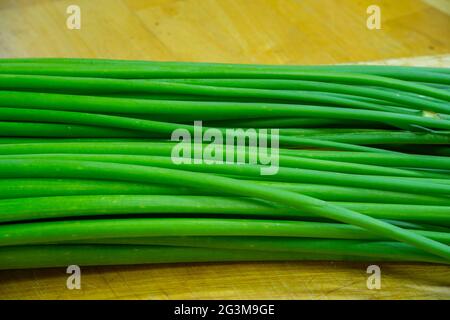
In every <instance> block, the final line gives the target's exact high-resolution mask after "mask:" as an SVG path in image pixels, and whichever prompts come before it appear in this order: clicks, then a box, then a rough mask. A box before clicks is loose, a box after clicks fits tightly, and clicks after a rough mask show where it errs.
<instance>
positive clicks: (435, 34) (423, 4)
mask: <svg viewBox="0 0 450 320" xmlns="http://www.w3.org/2000/svg"><path fill="white" fill-rule="evenodd" d="M71 4H77V5H79V6H80V8H81V17H82V20H81V21H82V23H81V29H80V30H68V29H67V27H66V19H67V14H66V8H67V7H68V6H69V5H71ZM370 4H377V5H379V7H380V8H381V14H382V16H381V17H382V25H381V29H380V30H369V29H367V27H366V19H367V17H368V15H367V13H366V9H367V7H368V6H369V5H370ZM449 15H450V2H449V1H447V0H427V1H418V0H417V1H416V0H395V1H394V0H391V1H376V0H370V1H365V0H360V1H354V0H220V1H212V0H211V1H207V0H185V1H181V0H180V1H175V0H147V1H146V0H122V1H120V0H96V1H89V0H78V1H75V0H70V1H65V0H2V1H1V2H0V57H32V56H49V57H95V58H122V59H148V60H151V59H153V60H179V61H215V62H235V63H275V64H277V63H283V64H287V63H289V64H319V63H342V62H356V61H370V60H385V59H393V60H388V61H387V62H383V63H391V64H398V63H402V64H413V65H418V64H420V65H430V64H431V65H441V66H450V56H447V55H444V56H440V57H431V58H419V59H416V58H415V59H407V60H397V59H396V58H401V57H413V56H424V55H427V56H429V55H437V54H448V53H449V52H450V17H449ZM367 266H368V264H364V263H335V262H322V263H318V262H307V263H305V262H298V263H294V262H289V263H287V262H280V263H211V264H207V263H202V264H178V265H167V264H166V265H151V266H128V267H120V266H117V267H89V268H83V269H82V289H81V290H68V289H67V288H66V279H67V276H68V275H67V274H66V273H65V269H64V268H57V269H41V270H16V271H2V272H0V299H74V298H76V299H386V298H391V299H432V298H440V299H449V298H450V289H449V287H450V268H448V267H446V266H437V265H426V264H392V263H391V264H387V263H386V264H385V263H383V264H380V267H381V273H382V287H381V290H369V289H367V286H366V281H367V277H368V276H369V274H367V273H366V268H367Z"/></svg>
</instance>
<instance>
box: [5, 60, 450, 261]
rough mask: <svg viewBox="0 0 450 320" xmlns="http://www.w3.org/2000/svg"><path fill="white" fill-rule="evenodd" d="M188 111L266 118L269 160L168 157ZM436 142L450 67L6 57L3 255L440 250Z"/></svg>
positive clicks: (271, 257) (444, 203) (441, 255)
mask: <svg viewBox="0 0 450 320" xmlns="http://www.w3.org/2000/svg"><path fill="white" fill-rule="evenodd" d="M200 120H201V121H202V123H203V130H207V129H208V128H218V130H219V131H220V130H222V131H224V130H226V129H227V128H242V129H246V128H253V129H258V130H260V129H267V131H268V130H270V129H279V146H280V148H279V170H278V172H277V173H276V174H274V175H261V174H260V169H261V167H262V165H261V164H250V163H246V162H242V161H241V163H239V162H237V163H222V164H207V163H191V164H189V163H184V164H176V163H174V162H173V159H172V158H171V154H172V150H173V148H174V146H176V145H177V142H175V141H171V134H172V133H173V132H174V130H177V129H180V128H181V129H185V130H186V131H187V132H190V133H193V134H194V132H195V128H194V126H193V124H194V121H200ZM449 144H450V69H444V68H442V69H440V68H424V67H420V68H419V67H397V66H363V65H348V66H347V65H341V66H270V65H267V66H265V65H231V64H209V63H183V62H146V61H116V60H88V59H3V60H0V269H18V268H37V267H57V266H68V265H72V264H76V265H83V266H84V265H115V264H141V263H167V262H204V261H280V260H282V261H285V260H350V261H412V262H429V263H443V264H448V263H449V262H450V246H449V244H450V179H449V177H450V147H449ZM197 147H198V146H197ZM200 147H201V146H200ZM248 156H250V154H249V155H248Z"/></svg>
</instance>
